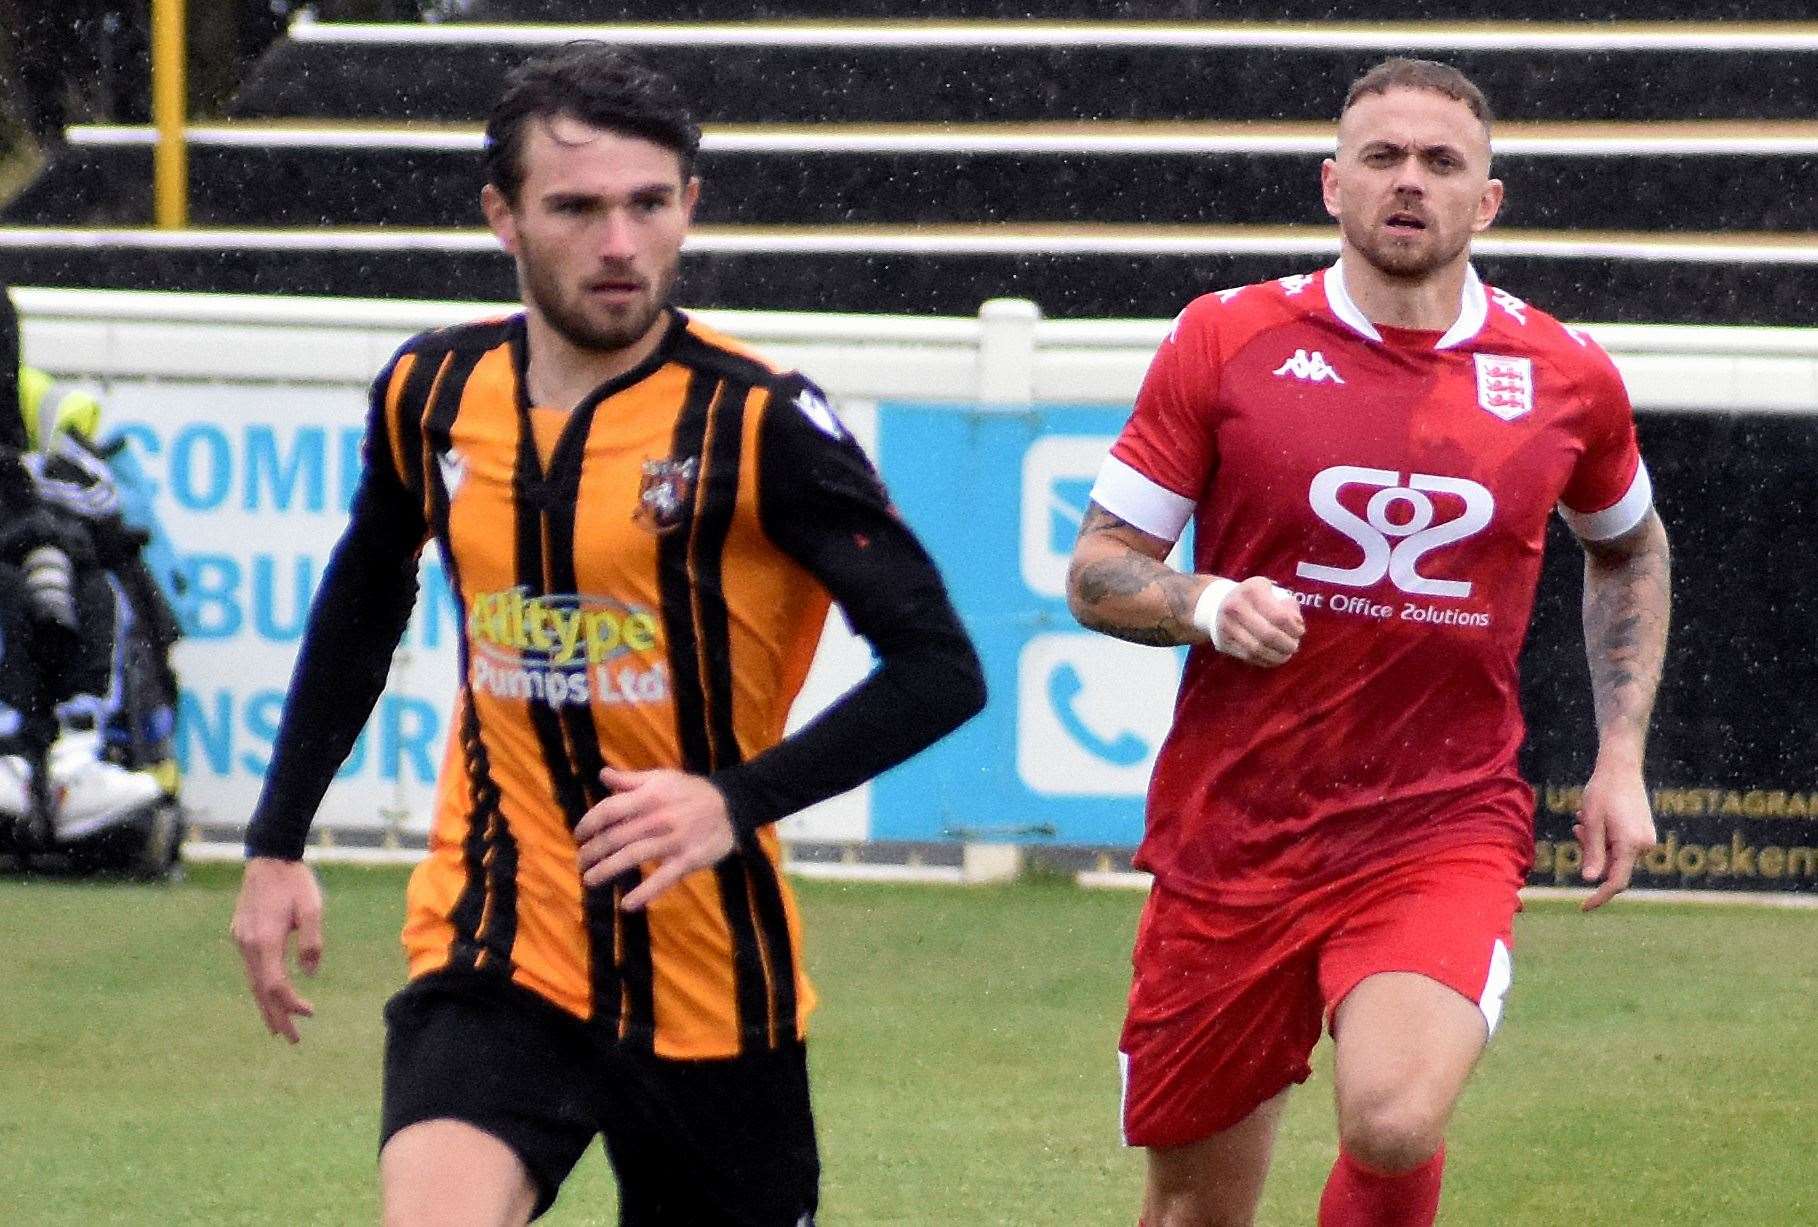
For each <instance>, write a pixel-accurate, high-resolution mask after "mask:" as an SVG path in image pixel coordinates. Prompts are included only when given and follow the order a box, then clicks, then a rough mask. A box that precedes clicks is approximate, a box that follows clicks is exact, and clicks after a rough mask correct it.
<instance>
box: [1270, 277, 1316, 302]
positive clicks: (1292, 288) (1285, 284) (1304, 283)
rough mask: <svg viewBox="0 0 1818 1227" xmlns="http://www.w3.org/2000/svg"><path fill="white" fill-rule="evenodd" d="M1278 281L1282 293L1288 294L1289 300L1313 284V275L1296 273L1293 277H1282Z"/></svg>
mask: <svg viewBox="0 0 1818 1227" xmlns="http://www.w3.org/2000/svg"><path fill="white" fill-rule="evenodd" d="M1277 280H1278V284H1279V285H1280V286H1281V292H1282V293H1283V294H1286V295H1287V296H1288V297H1289V298H1293V297H1294V296H1295V295H1296V294H1298V293H1300V292H1301V291H1302V290H1304V289H1306V288H1307V287H1308V286H1310V285H1312V284H1313V274H1312V273H1295V274H1294V275H1293V276H1291V277H1281V278H1278V279H1277Z"/></svg>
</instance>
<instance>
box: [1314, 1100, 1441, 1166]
mask: <svg viewBox="0 0 1818 1227" xmlns="http://www.w3.org/2000/svg"><path fill="white" fill-rule="evenodd" d="M1444 1130H1445V1116H1444V1113H1443V1112H1441V1111H1438V1110H1436V1109H1434V1108H1432V1107H1431V1106H1430V1105H1427V1104H1423V1103H1420V1102H1419V1101H1418V1100H1415V1099H1412V1098H1410V1097H1406V1096H1401V1097H1397V1096H1385V1097H1383V1098H1382V1099H1379V1100H1376V1101H1373V1102H1371V1103H1368V1104H1362V1105H1358V1106H1356V1107H1354V1108H1352V1109H1350V1110H1349V1111H1345V1112H1343V1113H1341V1115H1340V1119H1339V1122H1338V1136H1339V1143H1340V1144H1341V1145H1342V1146H1343V1147H1344V1148H1345V1152H1346V1153H1347V1154H1349V1155H1350V1156H1351V1157H1352V1158H1353V1159H1355V1160H1357V1161H1358V1162H1359V1163H1361V1164H1363V1165H1364V1166H1365V1167H1368V1168H1370V1169H1371V1170H1372V1171H1377V1172H1382V1173H1383V1174H1385V1175H1399V1174H1401V1173H1402V1172H1411V1171H1413V1170H1414V1169H1415V1168H1417V1167H1419V1166H1421V1165H1422V1164H1423V1163H1425V1162H1427V1160H1429V1159H1431V1158H1432V1157H1433V1156H1434V1155H1435V1154H1437V1153H1438V1151H1439V1144H1440V1142H1441V1141H1443V1140H1444Z"/></svg>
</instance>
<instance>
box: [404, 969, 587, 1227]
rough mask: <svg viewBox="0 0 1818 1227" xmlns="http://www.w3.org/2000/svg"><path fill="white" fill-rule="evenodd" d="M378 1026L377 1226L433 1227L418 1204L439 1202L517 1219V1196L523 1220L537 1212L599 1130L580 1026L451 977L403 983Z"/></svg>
mask: <svg viewBox="0 0 1818 1227" xmlns="http://www.w3.org/2000/svg"><path fill="white" fill-rule="evenodd" d="M385 1023H386V1037H385V1086H384V1095H383V1121H382V1125H381V1134H380V1144H381V1147H382V1150H381V1164H380V1166H381V1174H382V1185H383V1189H384V1194H385V1209H386V1221H387V1223H393V1222H395V1223H400V1224H402V1223H418V1222H422V1223H431V1222H440V1221H443V1220H440V1219H437V1218H436V1217H435V1216H434V1215H433V1214H431V1213H430V1211H429V1207H432V1206H435V1205H444V1204H449V1203H450V1199H453V1201H454V1203H455V1204H460V1205H469V1206H473V1207H475V1208H476V1211H477V1212H484V1211H486V1210H487V1209H488V1208H490V1209H491V1210H492V1211H494V1212H497V1213H508V1212H509V1213H516V1212H517V1211H516V1209H515V1207H517V1206H518V1205H519V1204H520V1202H521V1200H522V1197H523V1194H524V1193H525V1191H526V1190H528V1192H529V1194H530V1198H529V1201H528V1202H527V1203H524V1205H523V1211H524V1213H525V1214H527V1215H528V1216H530V1217H534V1216H535V1215H539V1214H541V1213H542V1212H543V1211H544V1210H546V1209H548V1208H549V1205H550V1204H551V1203H552V1202H553V1201H554V1200H555V1197H556V1193H557V1191H558V1190H559V1189H560V1187H561V1184H562V1181H563V1180H564V1179H566V1178H567V1176H568V1173H569V1172H570V1171H571V1170H573V1168H574V1165H575V1163H576V1161H577V1160H579V1158H580V1157H581V1155H582V1154H583V1153H585V1151H586V1149H587V1147H588V1145H589V1144H591V1142H592V1140H593V1138H594V1136H595V1135H596V1134H597V1133H598V1131H599V1124H598V1119H599V1105H598V1103H597V1102H596V1101H595V1100H594V1098H593V1096H592V1092H593V1083H594V1079H593V1072H594V1069H593V1061H594V1053H593V1049H592V1047H591V1045H590V1044H589V1043H588V1040H587V1036H586V1032H585V1028H584V1026H583V1024H581V1023H580V1022H579V1021H578V1020H575V1019H573V1018H571V1017H569V1016H568V1015H566V1014H564V1013H562V1012H561V1011H560V1010H558V1009H557V1008H556V1007H555V1006H553V1005H550V1004H549V1003H548V1002H545V1001H543V1000H541V999H540V998H537V997H535V996H534V995H533V994H531V993H530V992H528V991H527V990H524V989H521V988H517V987H516V986H513V985H482V984H477V983H470V982H468V981H467V979H466V978H465V977H459V976H431V977H426V978H425V979H422V980H419V981H416V982H415V983H413V984H411V985H410V986H408V987H407V988H405V989H404V990H403V991H402V992H400V993H399V994H397V996H395V997H393V998H392V1000H391V1001H390V1003H388V1004H387V1006H386V1008H385ZM514 1165H515V1166H514ZM459 1221H462V1222H465V1221H467V1220H466V1219H461V1220H459ZM473 1221H475V1222H494V1221H507V1222H522V1221H524V1220H523V1218H509V1217H508V1218H505V1219H499V1220H495V1219H492V1218H487V1217H477V1218H475V1219H474V1220H473Z"/></svg>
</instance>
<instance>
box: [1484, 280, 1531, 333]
mask: <svg viewBox="0 0 1818 1227" xmlns="http://www.w3.org/2000/svg"><path fill="white" fill-rule="evenodd" d="M1490 297H1491V298H1492V299H1494V300H1495V302H1496V305H1497V306H1499V307H1501V308H1502V309H1503V310H1504V311H1507V312H1508V313H1509V314H1510V315H1511V316H1513V317H1514V320H1515V322H1516V323H1517V324H1524V325H1525V324H1526V323H1527V322H1528V304H1527V303H1525V302H1522V301H1521V299H1519V298H1517V297H1515V296H1514V295H1513V294H1511V293H1509V292H1508V291H1507V290H1499V289H1497V288H1496V287H1494V286H1491V287H1490Z"/></svg>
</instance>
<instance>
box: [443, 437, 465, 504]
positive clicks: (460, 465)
mask: <svg viewBox="0 0 1818 1227" xmlns="http://www.w3.org/2000/svg"><path fill="white" fill-rule="evenodd" d="M436 465H437V467H438V468H440V469H441V470H442V488H443V489H444V490H447V491H448V497H449V498H453V497H454V496H455V492H456V491H458V490H459V489H460V488H461V483H462V482H464V481H466V480H467V459H466V457H464V456H462V455H461V453H460V452H458V451H456V450H455V449H454V448H452V447H450V448H449V449H448V450H447V451H445V452H437V453H436Z"/></svg>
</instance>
